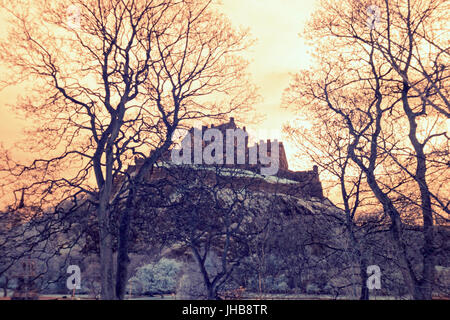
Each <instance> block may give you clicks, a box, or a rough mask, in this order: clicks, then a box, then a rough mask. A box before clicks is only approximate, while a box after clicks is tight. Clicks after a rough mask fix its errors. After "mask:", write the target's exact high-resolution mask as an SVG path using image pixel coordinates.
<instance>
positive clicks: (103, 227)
mask: <svg viewBox="0 0 450 320" xmlns="http://www.w3.org/2000/svg"><path fill="white" fill-rule="evenodd" d="M98 210H99V212H98V215H99V235H100V270H101V287H102V292H101V297H102V299H103V300H114V299H115V292H114V263H113V262H114V261H113V241H112V240H113V237H112V234H111V232H110V223H109V217H108V212H107V210H106V208H105V206H104V205H102V204H100V206H99V209H98Z"/></svg>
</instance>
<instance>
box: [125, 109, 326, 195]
mask: <svg viewBox="0 0 450 320" xmlns="http://www.w3.org/2000/svg"><path fill="white" fill-rule="evenodd" d="M207 129H217V130H219V131H220V132H221V133H222V135H223V136H226V132H227V130H229V129H231V130H237V129H240V128H238V127H237V125H236V123H235V121H234V118H230V120H229V122H226V123H222V124H220V125H217V126H215V125H213V124H212V125H211V126H210V127H208V126H202V128H201V129H197V130H199V131H200V130H201V134H202V136H203V134H204V132H206V130H207ZM242 130H243V132H246V128H245V127H244V128H243V129H242ZM188 134H189V135H190V136H191V137H192V138H193V136H194V128H191V129H190V130H189V131H188ZM197 134H198V133H197ZM209 144H210V143H208V142H205V141H202V142H201V149H202V150H204V149H205V148H206V147H208V145H209ZM263 145H264V146H263ZM274 145H278V148H279V150H278V154H277V166H278V170H277V172H276V173H275V174H274V175H271V176H264V175H261V174H259V173H258V172H259V170H260V169H261V167H264V164H263V163H262V161H261V159H260V157H259V156H258V157H257V159H256V161H255V162H254V163H251V162H252V161H249V160H250V159H251V158H252V150H254V151H256V152H255V154H257V155H260V153H259V150H261V148H262V147H264V151H265V152H266V153H267V156H268V157H270V156H271V155H272V153H273V150H272V149H271V148H273V146H274ZM237 148H238V146H237V139H236V141H234V149H235V150H234V153H233V155H234V159H233V160H234V161H227V159H226V157H227V153H226V147H225V145H224V146H223V158H224V164H222V165H220V166H221V167H222V168H224V169H225V170H226V169H228V170H235V171H240V172H241V173H242V174H239V175H236V178H235V182H236V184H237V185H239V184H241V185H243V184H246V185H249V186H252V187H251V188H252V189H254V190H255V191H262V192H270V193H281V194H286V195H292V196H302V197H315V198H319V199H323V190H322V184H321V182H320V178H319V173H318V168H317V166H314V167H313V170H311V171H292V170H289V165H288V161H287V157H286V152H285V149H284V145H283V143H282V142H280V143H277V144H273V143H272V141H270V140H267V142H263V141H261V142H259V143H256V144H255V145H254V146H251V147H249V145H248V135H247V136H246V137H245V151H244V156H243V157H245V161H240V162H239V161H237V160H238V159H237V157H238V152H237ZM170 154H171V152H167V153H166V154H164V155H163V156H162V159H161V161H159V162H158V164H159V165H158V164H157V166H156V167H155V168H153V170H152V171H151V173H150V174H149V177H148V178H149V179H151V180H154V179H165V178H167V173H166V171H167V165H168V164H173V162H172V161H171V156H170ZM193 157H194V155H192V154H191V156H190V158H191V160H194V159H193ZM228 160H229V159H228ZM142 163H143V160H142V159H136V165H135V166H132V167H130V168H129V173H131V172H133V171H134V170H135V169H136V166H137V167H139V166H140V165H142ZM230 163H232V164H230ZM162 164H164V165H163V166H162ZM163 167H164V168H163ZM200 167H202V168H204V169H207V168H208V167H211V165H210V164H206V163H202V164H201V166H200ZM197 168H198V166H197ZM213 175H214V172H211V174H210V176H209V178H208V179H213ZM253 182H254V183H253Z"/></svg>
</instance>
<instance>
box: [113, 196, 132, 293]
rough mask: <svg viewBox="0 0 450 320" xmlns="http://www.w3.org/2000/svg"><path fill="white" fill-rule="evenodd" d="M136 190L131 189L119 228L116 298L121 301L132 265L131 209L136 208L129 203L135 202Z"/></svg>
mask: <svg viewBox="0 0 450 320" xmlns="http://www.w3.org/2000/svg"><path fill="white" fill-rule="evenodd" d="M134 191H135V189H134V188H130V191H129V192H130V193H133V195H129V197H128V199H127V206H126V207H125V209H124V210H123V212H121V216H120V226H119V248H118V253H117V277H116V297H117V299H119V300H123V299H124V298H125V291H126V286H127V281H128V265H129V264H130V258H129V256H128V242H129V230H130V209H134V206H133V205H131V204H130V203H129V202H130V201H131V202H134Z"/></svg>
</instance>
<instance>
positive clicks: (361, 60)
mask: <svg viewBox="0 0 450 320" xmlns="http://www.w3.org/2000/svg"><path fill="white" fill-rule="evenodd" d="M443 3H444V2H442V1H430V2H429V3H423V2H420V1H407V3H396V4H395V5H390V6H389V4H388V2H387V1H385V2H384V5H382V4H381V2H380V3H377V4H378V5H379V7H377V8H378V9H380V8H381V14H380V15H378V14H376V15H375V16H374V14H373V7H372V8H369V5H370V4H369V3H368V2H367V3H366V2H365V1H356V2H353V1H344V2H341V3H339V4H337V3H335V2H332V1H330V2H324V3H323V7H322V8H321V9H320V10H319V12H318V13H317V15H316V16H315V18H314V19H313V20H312V21H311V23H310V26H309V29H308V30H307V32H309V33H308V36H309V37H311V38H313V37H314V36H316V35H317V36H318V38H315V41H317V43H320V44H321V45H323V46H324V47H326V50H327V51H326V53H325V52H324V51H323V50H322V51H319V54H318V55H317V58H318V62H319V64H320V68H321V70H319V71H317V72H316V73H315V74H314V73H313V72H308V73H305V74H303V75H301V76H300V75H299V76H298V77H297V78H296V80H295V81H294V84H293V85H292V87H291V88H290V92H291V93H295V94H294V96H293V100H292V101H295V99H297V98H296V97H302V98H298V99H299V100H298V101H301V103H305V102H306V108H308V109H309V110H311V111H312V112H314V113H316V114H321V115H327V116H328V117H329V119H331V118H332V117H337V119H339V120H336V121H340V122H341V123H342V124H343V125H344V126H345V129H346V130H348V132H349V134H350V137H351V141H350V142H349V143H348V151H347V152H348V154H349V156H350V158H351V160H352V161H353V162H354V163H355V164H356V165H357V166H358V167H359V168H360V170H361V171H362V173H363V174H364V176H365V179H366V181H367V184H368V185H369V187H370V189H371V190H372V192H373V194H374V196H375V197H376V198H377V200H378V202H379V203H380V205H381V206H382V208H383V210H384V212H385V214H386V215H387V216H389V217H390V220H391V235H392V238H393V243H394V244H395V245H396V250H397V253H398V254H399V256H400V260H401V261H400V264H401V271H402V274H403V277H404V281H405V283H406V285H407V286H408V288H409V292H410V294H411V296H413V297H414V298H417V299H431V296H432V287H433V283H434V272H435V271H434V270H435V262H434V255H435V252H434V249H435V245H436V244H435V241H434V233H435V227H434V222H435V220H436V219H437V217H438V216H442V215H443V219H444V220H445V216H446V215H447V217H448V208H447V204H446V203H445V202H446V201H447V200H445V196H444V195H443V194H442V189H440V185H441V183H440V182H439V181H442V179H448V171H447V169H448V164H447V161H445V160H444V159H445V157H447V156H448V145H447V143H448V137H447V136H446V133H445V132H444V131H443V130H442V128H443V123H444V122H443V121H445V117H444V116H445V114H446V113H445V112H444V111H445V108H446V107H447V108H448V104H447V106H446V97H445V95H446V92H445V89H442V88H445V83H448V70H446V68H445V67H444V68H442V65H441V66H440V67H439V71H437V70H436V72H434V73H433V79H432V81H430V79H431V78H430V77H428V76H429V75H430V74H431V72H430V71H427V72H426V73H425V72H424V70H425V69H426V70H429V69H428V67H426V68H425V69H423V68H422V67H421V66H420V65H422V66H428V65H429V64H430V63H431V64H433V63H435V62H436V61H437V60H439V61H440V59H445V58H444V57H445V56H446V54H447V53H444V52H438V53H436V51H433V53H436V54H435V55H434V58H432V59H431V60H429V59H428V57H427V56H426V55H425V50H426V49H424V48H423V47H422V45H421V44H420V43H419V42H420V41H419V38H420V37H421V36H423V35H425V34H426V35H427V36H426V37H429V36H431V35H432V36H433V40H432V41H433V42H434V44H437V43H439V38H438V37H437V32H439V24H438V25H436V24H434V22H435V21H436V19H437V18H438V17H439V16H440V14H441V13H440V8H441V7H442V6H443ZM369 9H370V10H369ZM370 19H375V20H373V21H372V23H369V24H368V21H369V20H370ZM408 30H409V31H408ZM428 39H430V38H428ZM439 46H440V45H439ZM386 48H388V49H386ZM387 50H388V51H387ZM430 56H433V54H431V55H430ZM413 57H414V58H413ZM419 71H420V72H419ZM427 75H428V76H427ZM405 77H407V79H405ZM411 88H412V89H414V90H413V91H411V90H410V89H411ZM296 94H300V95H299V96H296ZM405 127H406V128H407V131H408V132H407V133H406V134H405V132H404V128H405ZM336 128H339V126H336ZM411 188H413V189H411ZM411 190H415V191H416V193H415V194H416V195H418V196H417V197H411V196H410V197H408V196H407V193H408V191H411ZM402 195H403V196H404V198H408V199H409V200H410V202H409V204H410V205H411V206H413V207H415V208H416V209H419V210H420V213H421V215H420V216H421V220H422V221H421V225H422V239H421V250H415V249H411V250H412V251H413V252H410V251H411V250H410V249H409V248H408V247H407V246H406V245H405V242H404V241H405V239H404V229H405V226H404V221H403V220H402V219H404V218H405V216H404V213H405V210H404V207H403V206H401V205H400V204H399V202H398V201H397V200H398V197H399V196H402ZM416 223H418V221H417V220H416ZM411 255H413V256H414V255H415V256H417V255H419V256H421V261H420V263H415V262H413V260H414V259H411Z"/></svg>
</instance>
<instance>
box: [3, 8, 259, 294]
mask: <svg viewBox="0 0 450 320" xmlns="http://www.w3.org/2000/svg"><path fill="white" fill-rule="evenodd" d="M33 4H34V5H33V6H31V7H30V6H29V5H28V4H22V3H11V2H6V1H4V2H2V8H3V10H4V11H5V12H6V13H8V14H9V17H10V26H11V28H10V30H9V38H8V40H9V41H8V42H4V43H1V44H0V46H1V51H2V54H1V57H0V58H1V60H2V61H3V62H4V63H5V64H6V65H8V67H9V68H10V71H11V75H10V77H9V78H8V79H7V81H5V82H6V84H8V85H14V84H19V83H27V84H31V85H32V86H33V88H32V90H31V92H30V93H29V94H28V96H27V97H25V98H24V99H23V100H22V101H21V102H19V104H18V105H17V109H18V110H19V111H20V112H23V113H24V114H25V115H26V116H27V117H28V118H30V119H35V120H36V124H37V125H36V128H33V129H31V128H30V129H29V135H27V137H28V138H27V141H26V143H25V142H24V143H23V144H22V147H23V148H28V150H29V151H31V152H32V154H33V156H34V155H35V154H37V155H38V156H36V157H35V159H34V160H33V161H31V162H30V163H25V164H21V163H18V162H16V161H14V160H13V159H12V158H10V157H7V158H5V161H4V163H5V165H4V166H3V167H2V168H1V169H2V171H3V172H7V174H8V175H9V177H12V179H11V180H12V181H13V188H15V189H14V191H15V194H16V198H17V193H18V192H22V191H23V192H24V194H25V202H26V205H27V206H33V205H36V206H39V207H43V208H44V209H45V210H47V208H48V207H51V206H55V205H56V204H58V203H64V204H65V205H66V207H67V201H69V202H71V203H72V206H70V207H71V208H72V209H74V207H81V206H83V204H82V202H83V201H80V199H84V202H86V201H87V202H90V203H92V204H93V205H94V207H95V210H96V217H97V223H98V226H99V228H98V230H99V233H100V236H99V241H100V256H101V263H100V264H101V275H102V297H103V298H105V299H113V298H115V297H117V298H123V295H124V284H125V283H126V269H127V260H128V258H127V246H128V241H127V234H128V232H129V216H128V213H127V212H125V213H124V214H123V216H122V217H121V224H120V232H119V238H120V241H119V254H118V257H119V258H118V261H117V263H118V268H117V271H118V272H117V279H115V278H114V274H115V273H114V264H113V251H114V239H113V230H112V223H111V216H112V214H113V212H111V203H113V202H114V201H115V200H114V199H115V197H122V196H123V195H124V194H127V197H128V207H129V208H132V206H133V205H134V201H135V196H134V192H133V190H135V188H134V185H135V183H139V181H140V180H141V179H142V177H143V176H145V174H146V173H147V172H148V170H149V168H151V167H152V165H153V164H154V163H155V162H156V161H157V159H158V158H159V156H160V155H161V154H162V153H164V152H165V151H166V150H168V148H169V147H170V144H171V142H172V139H171V138H172V134H173V133H174V131H175V130H176V129H177V128H178V127H180V126H181V125H182V124H183V122H185V121H189V120H192V119H198V118H202V117H220V116H222V115H224V114H226V113H229V112H231V111H234V110H238V109H241V110H243V109H245V108H247V107H249V105H250V104H251V101H252V98H253V97H254V91H253V89H252V87H251V86H250V85H248V82H247V80H246V75H245V67H246V64H245V62H244V61H243V60H242V59H240V58H238V57H237V56H236V55H235V53H237V52H240V51H242V50H243V49H245V48H246V47H247V45H248V44H249V42H248V41H247V40H246V38H247V32H246V31H242V32H237V31H235V30H234V29H233V28H232V27H231V26H230V23H229V21H228V20H227V19H225V18H224V17H223V16H221V15H219V14H218V13H217V12H215V11H214V9H213V7H212V6H211V1H200V0H199V1H134V0H130V1H121V0H117V1H75V2H74V1H57V2H54V1H46V0H42V1H39V2H38V3H33ZM69 7H70V8H71V10H72V11H70V14H69V18H70V20H69V22H70V23H68V20H67V19H68V17H67V13H68V8H69ZM73 10H74V11H73ZM212 101H213V102H212ZM218 106H220V107H218ZM136 155H139V156H145V158H146V160H145V163H144V165H143V166H142V167H141V168H140V170H139V172H137V173H136V174H135V176H133V177H131V176H129V175H127V172H126V169H127V167H128V166H129V165H130V164H131V161H132V160H133V158H134V157H135V156H136ZM120 177H125V180H126V183H124V184H123V186H125V185H126V187H121V188H119V192H115V191H117V190H116V187H115V184H116V182H117V181H118V180H120ZM5 181H6V180H5ZM4 187H5V188H6V187H7V185H6V183H5V185H4ZM125 189H127V190H128V191H127V190H125ZM82 195H85V196H82ZM17 202H18V200H17ZM17 202H16V205H17ZM58 210H62V206H59V207H57V210H56V211H58ZM124 279H125V280H124ZM115 283H116V284H117V285H116V286H115Z"/></svg>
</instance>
